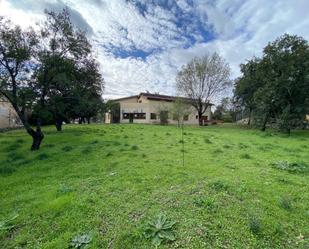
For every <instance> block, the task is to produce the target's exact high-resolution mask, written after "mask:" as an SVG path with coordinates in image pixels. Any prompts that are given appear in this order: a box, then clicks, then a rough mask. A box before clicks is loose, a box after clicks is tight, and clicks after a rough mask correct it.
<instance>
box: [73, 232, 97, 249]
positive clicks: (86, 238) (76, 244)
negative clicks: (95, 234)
mask: <svg viewBox="0 0 309 249" xmlns="http://www.w3.org/2000/svg"><path fill="white" fill-rule="evenodd" d="M91 240H92V238H91V236H90V235H88V234H83V235H77V236H75V237H74V238H72V240H71V242H70V247H71V248H77V249H79V248H83V247H85V246H86V245H87V244H89V243H90V242H91Z"/></svg>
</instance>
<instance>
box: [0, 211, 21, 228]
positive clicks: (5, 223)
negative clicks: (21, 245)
mask: <svg viewBox="0 0 309 249" xmlns="http://www.w3.org/2000/svg"><path fill="white" fill-rule="evenodd" d="M17 217H18V215H17V214H16V215H13V216H11V217H9V218H6V219H4V220H0V232H2V231H3V232H6V231H9V230H11V229H13V228H14V227H15V224H14V223H15V220H16V218H17Z"/></svg>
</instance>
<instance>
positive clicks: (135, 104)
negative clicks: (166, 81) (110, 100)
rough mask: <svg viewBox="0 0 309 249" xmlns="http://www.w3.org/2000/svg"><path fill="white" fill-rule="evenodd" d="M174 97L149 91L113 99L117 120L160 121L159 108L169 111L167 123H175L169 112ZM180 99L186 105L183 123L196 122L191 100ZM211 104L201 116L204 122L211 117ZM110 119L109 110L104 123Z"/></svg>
mask: <svg viewBox="0 0 309 249" xmlns="http://www.w3.org/2000/svg"><path fill="white" fill-rule="evenodd" d="M176 99H177V97H175V96H168V95H161V94H151V93H140V94H138V95H134V96H130V97H125V98H120V99H115V100H114V102H116V103H118V104H119V107H118V111H117V112H119V115H118V116H119V118H118V122H119V123H143V124H156V123H160V117H159V113H160V110H166V111H167V112H169V115H168V123H171V124H177V122H178V121H177V120H176V119H175V118H173V117H172V114H171V112H170V110H171V109H172V106H173V103H174V102H175V101H176ZM181 99H182V100H184V103H186V105H188V115H185V116H184V117H183V120H184V124H198V123H199V122H198V113H197V111H196V109H195V108H194V107H193V106H192V105H191V104H190V102H191V101H192V100H191V99H189V98H183V97H181ZM211 105H212V104H211ZM211 105H210V106H209V107H208V108H207V109H206V111H205V113H204V114H203V117H202V118H203V122H205V123H206V122H208V121H209V120H210V119H211ZM112 120H115V118H113V115H112V114H111V112H109V113H106V114H105V123H112ZM114 122H115V121H114Z"/></svg>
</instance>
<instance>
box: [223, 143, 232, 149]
mask: <svg viewBox="0 0 309 249" xmlns="http://www.w3.org/2000/svg"><path fill="white" fill-rule="evenodd" d="M223 148H224V149H229V148H231V145H228V144H225V145H223Z"/></svg>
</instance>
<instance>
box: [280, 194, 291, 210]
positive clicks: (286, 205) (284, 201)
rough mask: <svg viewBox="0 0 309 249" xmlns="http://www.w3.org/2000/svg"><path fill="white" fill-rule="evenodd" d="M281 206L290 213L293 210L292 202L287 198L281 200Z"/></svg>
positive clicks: (283, 197)
mask: <svg viewBox="0 0 309 249" xmlns="http://www.w3.org/2000/svg"><path fill="white" fill-rule="evenodd" d="M279 205H280V207H282V208H283V209H285V210H288V211H290V210H291V209H292V200H291V199H290V198H289V197H287V196H282V197H280V199H279Z"/></svg>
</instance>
